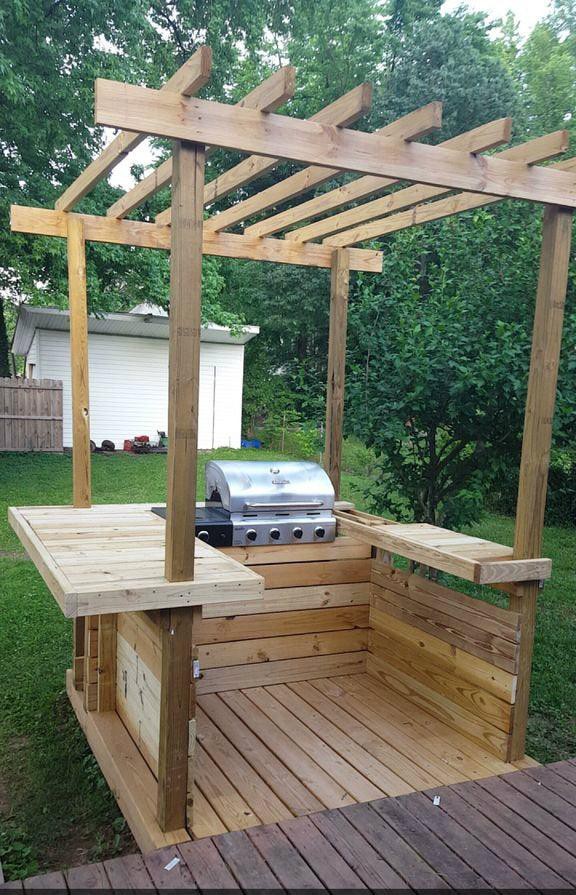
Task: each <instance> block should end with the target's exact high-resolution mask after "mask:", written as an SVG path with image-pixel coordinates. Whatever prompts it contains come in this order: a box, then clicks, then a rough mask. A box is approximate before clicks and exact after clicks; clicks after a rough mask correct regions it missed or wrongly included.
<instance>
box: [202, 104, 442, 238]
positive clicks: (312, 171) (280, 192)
mask: <svg viewBox="0 0 576 895" xmlns="http://www.w3.org/2000/svg"><path fill="white" fill-rule="evenodd" d="M333 123H334V124H340V123H342V124H346V122H338V121H335V122H333ZM441 124H442V104H441V103H436V102H434V103H428V105H427V106H424V108H422V109H418V110H417V112H411V113H410V114H409V115H405V116H404V118H400V119H399V120H398V121H394V122H393V123H392V124H389V125H387V126H386V127H384V128H381V129H380V130H379V131H377V133H379V134H381V135H382V136H387V137H395V138H396V139H398V140H407V141H410V140H417V139H418V138H419V137H422V136H424V135H425V134H429V133H430V131H432V130H433V129H434V128H438V127H440V126H441ZM341 173H342V172H341V171H339V170H337V169H334V168H322V167H319V166H318V165H312V166H310V167H308V168H304V170H303V171H297V172H296V173H295V174H292V176H291V177H287V178H286V179H285V180H282V181H281V182H280V183H275V184H274V185H273V186H271V187H268V189H266V190H262V191H261V192H259V193H256V195H254V196H250V198H249V199H245V200H244V201H243V202H239V203H237V204H236V205H233V206H232V208H227V209H226V210H225V211H222V212H221V213H220V214H217V215H214V216H213V217H211V218H209V219H208V220H207V221H205V222H204V229H205V230H210V231H212V232H218V231H220V230H224V229H226V227H231V226H232V225H233V224H237V223H239V222H240V221H244V220H247V219H248V218H250V217H252V216H253V215H254V214H257V213H258V212H260V211H265V210H266V209H267V208H271V207H272V206H273V205H279V204H280V203H281V202H286V201H287V200H288V199H293V198H294V197H295V196H300V195H301V194H302V193H305V192H307V190H311V189H313V188H314V187H315V186H318V185H319V184H321V183H325V181H327V180H330V179H331V178H333V177H336V176H338V174H341ZM248 230H249V231H250V235H251V236H262V235H263V233H262V232H260V230H259V228H258V224H255V225H254V228H250V227H249V228H248Z"/></svg>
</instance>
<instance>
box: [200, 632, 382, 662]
mask: <svg viewBox="0 0 576 895" xmlns="http://www.w3.org/2000/svg"><path fill="white" fill-rule="evenodd" d="M279 634H280V632H279V631H277V632H276V636H274V637H263V638H258V639H254V640H238V641H228V642H226V643H216V644H206V645H202V646H201V647H200V648H199V655H200V665H201V668H202V669H203V670H206V669H210V668H226V667H229V666H230V665H235V666H238V665H244V666H248V665H258V664H261V663H269V662H277V661H282V660H286V659H297V658H304V657H307V656H327V655H333V654H334V653H337V654H343V653H353V652H359V651H362V650H366V649H368V628H356V629H353V630H349V631H326V632H320V633H314V634H293V635H292V634H288V635H282V636H278V635H279Z"/></svg>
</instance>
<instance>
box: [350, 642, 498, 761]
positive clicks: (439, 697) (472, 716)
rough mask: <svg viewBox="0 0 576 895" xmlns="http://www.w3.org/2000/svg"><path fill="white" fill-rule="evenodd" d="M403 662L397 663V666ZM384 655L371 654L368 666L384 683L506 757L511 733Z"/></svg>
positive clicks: (496, 753) (369, 672) (368, 658)
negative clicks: (386, 658)
mask: <svg viewBox="0 0 576 895" xmlns="http://www.w3.org/2000/svg"><path fill="white" fill-rule="evenodd" d="M397 664H399V663H396V665H397ZM396 665H393V664H391V663H390V662H389V661H385V660H384V659H382V657H381V656H378V657H376V656H374V655H373V654H371V653H368V656H367V659H366V669H367V671H368V674H369V675H372V676H373V677H375V678H376V679H377V680H379V681H380V682H381V683H383V684H385V685H386V686H387V687H389V688H391V689H392V690H397V691H398V692H400V693H403V694H408V697H409V699H410V701H411V702H414V703H415V704H416V705H418V706H421V707H422V708H424V709H425V710H426V711H427V712H428V713H429V714H431V715H434V716H435V717H436V718H439V719H440V720H441V721H443V722H444V723H445V724H447V725H448V727H453V728H455V729H456V730H459V731H461V732H462V733H464V734H465V736H467V737H468V738H469V739H471V740H472V741H473V742H475V743H478V744H479V745H480V746H482V747H484V748H485V749H488V750H490V751H492V752H493V753H494V755H497V756H498V757H499V758H501V759H503V760H504V761H505V760H506V756H507V749H508V734H507V733H506V732H505V731H503V730H502V729H501V727H497V726H496V725H495V724H494V723H493V721H488V720H486V719H484V718H481V717H479V716H478V715H477V714H476V713H475V712H473V711H471V710H470V709H468V708H465V707H464V706H462V705H461V704H459V703H456V702H454V701H453V700H452V698H449V697H448V696H446V695H445V694H443V693H440V692H438V691H437V690H434V689H432V688H431V687H430V686H429V684H428V682H427V681H426V679H425V677H424V678H423V679H416V678H415V677H414V676H413V672H412V671H410V673H408V672H407V671H406V670H405V669H399V668H397V667H396Z"/></svg>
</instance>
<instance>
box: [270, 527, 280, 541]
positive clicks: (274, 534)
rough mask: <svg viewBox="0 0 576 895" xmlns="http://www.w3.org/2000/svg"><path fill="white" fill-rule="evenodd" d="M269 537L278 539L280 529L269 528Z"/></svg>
mask: <svg viewBox="0 0 576 895" xmlns="http://www.w3.org/2000/svg"><path fill="white" fill-rule="evenodd" d="M270 537H271V538H272V540H274V541H278V540H279V539H280V529H278V528H271V529H270Z"/></svg>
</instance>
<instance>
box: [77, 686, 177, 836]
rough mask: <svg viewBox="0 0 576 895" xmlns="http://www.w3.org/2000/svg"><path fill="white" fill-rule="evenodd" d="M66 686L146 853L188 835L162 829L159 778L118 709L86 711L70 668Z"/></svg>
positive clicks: (99, 762)
mask: <svg viewBox="0 0 576 895" xmlns="http://www.w3.org/2000/svg"><path fill="white" fill-rule="evenodd" d="M66 689H67V692H68V698H69V699H70V702H71V703H72V708H73V709H74V712H75V713H76V717H77V718H78V721H79V723H80V726H81V727H82V730H83V731H84V733H85V735H86V738H87V740H88V743H89V745H90V748H91V749H92V752H93V753H94V756H95V758H96V760H97V762H98V764H99V766H100V770H101V771H102V773H103V774H104V776H105V778H106V780H107V782H108V785H109V786H110V789H111V790H112V792H113V794H114V797H115V799H116V801H117V802H118V806H119V808H120V810H121V811H122V814H123V815H124V817H125V818H126V820H127V822H128V825H129V827H130V829H131V831H132V834H133V836H134V838H135V839H136V842H137V843H138V846H139V848H140V849H141V851H143V852H144V853H146V852H149V851H153V850H154V849H155V848H161V847H162V846H164V845H173V844H174V843H176V842H182V841H186V840H187V839H189V838H190V837H189V835H188V833H187V832H186V830H185V829H180V830H174V831H172V832H171V833H163V832H162V830H161V829H160V827H159V826H158V823H157V821H156V818H155V808H156V788H157V787H156V780H155V779H154V776H153V774H152V772H151V771H150V769H149V768H148V766H147V764H146V762H145V761H144V759H143V758H142V756H141V755H140V753H139V752H138V749H137V748H136V746H135V745H134V743H133V742H132V739H131V737H130V735H129V734H128V732H127V731H126V729H125V727H124V725H123V724H122V722H121V721H120V719H119V717H118V715H116V713H115V712H102V713H100V712H96V713H95V712H90V713H87V712H85V711H84V707H83V705H82V698H81V696H80V694H79V693H78V692H77V691H76V689H75V687H74V681H73V679H72V672H71V671H69V672H67V676H66Z"/></svg>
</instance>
